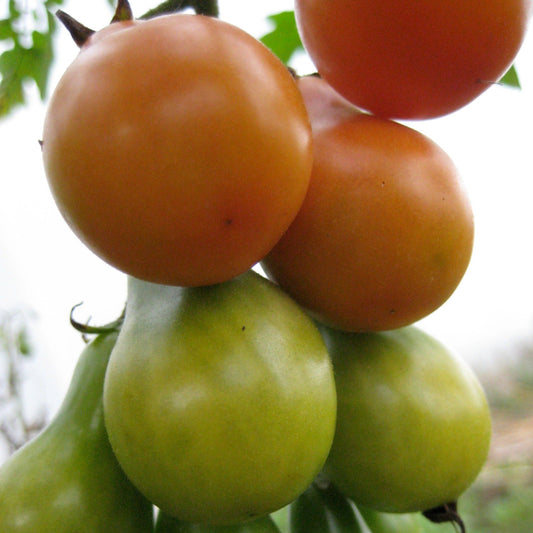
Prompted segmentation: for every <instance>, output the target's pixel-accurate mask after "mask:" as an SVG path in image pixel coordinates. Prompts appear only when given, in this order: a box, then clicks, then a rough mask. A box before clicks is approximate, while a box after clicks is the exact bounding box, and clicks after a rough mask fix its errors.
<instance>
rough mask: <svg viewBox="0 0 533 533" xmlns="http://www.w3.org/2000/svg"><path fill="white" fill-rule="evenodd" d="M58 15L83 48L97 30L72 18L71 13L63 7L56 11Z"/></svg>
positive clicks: (75, 40)
mask: <svg viewBox="0 0 533 533" xmlns="http://www.w3.org/2000/svg"><path fill="white" fill-rule="evenodd" d="M56 17H57V18H58V19H59V20H60V21H61V23H62V24H63V26H65V28H67V30H68V32H69V33H70V35H71V36H72V39H74V42H75V43H76V44H77V45H78V47H79V48H81V47H82V46H83V45H84V44H85V43H86V42H87V40H88V39H89V37H90V36H91V35H93V34H94V33H95V32H94V30H91V29H90V28H87V26H84V25H83V24H82V23H81V22H78V21H77V20H76V19H74V18H72V17H71V16H70V15H67V13H65V12H64V11H61V9H59V10H57V11H56Z"/></svg>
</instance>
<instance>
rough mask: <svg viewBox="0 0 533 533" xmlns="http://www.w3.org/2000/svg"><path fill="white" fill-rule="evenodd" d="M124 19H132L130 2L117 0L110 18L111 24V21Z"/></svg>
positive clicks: (122, 20)
mask: <svg viewBox="0 0 533 533" xmlns="http://www.w3.org/2000/svg"><path fill="white" fill-rule="evenodd" d="M126 20H133V11H132V10H131V6H130V3H129V2H128V0H118V2H117V7H116V9H115V14H114V15H113V18H112V19H111V24H113V22H124V21H126Z"/></svg>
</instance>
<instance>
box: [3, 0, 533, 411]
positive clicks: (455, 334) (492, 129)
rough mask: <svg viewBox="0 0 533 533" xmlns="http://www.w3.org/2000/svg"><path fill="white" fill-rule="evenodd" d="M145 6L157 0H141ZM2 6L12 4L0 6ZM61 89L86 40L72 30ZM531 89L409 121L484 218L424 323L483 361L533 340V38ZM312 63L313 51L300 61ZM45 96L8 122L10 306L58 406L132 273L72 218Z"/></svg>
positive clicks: (238, 4)
mask: <svg viewBox="0 0 533 533" xmlns="http://www.w3.org/2000/svg"><path fill="white" fill-rule="evenodd" d="M130 1H131V5H132V8H133V10H134V13H135V14H137V15H140V14H142V13H144V12H145V11H146V10H147V9H148V8H151V7H154V6H155V5H156V4H157V1H155V0H154V1H146V0H144V1H140V0H138V1H135V0H130ZM220 4H221V5H220V7H221V18H223V19H224V20H227V21H229V22H232V23H235V24H236V25H238V26H240V27H242V28H243V29H245V30H247V31H248V32H250V33H251V34H252V35H255V36H261V35H263V34H264V33H266V32H267V31H268V30H269V26H268V24H267V22H266V21H265V17H266V15H268V14H271V13H276V12H278V11H282V10H285V9H292V7H293V2H292V1H291V0H277V1H275V0H269V1H268V2H266V1H264V2H250V1H249V0H221V1H220ZM64 10H65V11H67V12H69V14H71V15H72V16H74V17H75V18H77V19H79V20H81V21H82V22H83V23H85V24H86V25H87V26H89V27H93V28H96V29H98V28H99V27H101V26H103V25H105V23H106V22H108V19H109V16H110V11H109V8H108V6H107V4H106V2H105V0H100V1H99V2H95V1H94V0H92V1H91V2H88V1H85V2H82V1H81V0H71V1H70V2H68V3H67V4H66V6H64ZM0 15H3V13H1V12H0ZM59 50H60V52H59V56H58V60H57V63H56V65H55V67H54V70H53V73H52V79H51V84H50V88H51V89H52V88H53V87H54V86H55V84H56V83H57V81H58V79H59V77H60V75H61V73H62V72H63V71H64V69H65V68H66V66H67V65H68V64H69V63H70V62H71V61H72V60H73V59H74V57H75V56H76V54H77V48H76V46H75V45H74V43H73V42H72V41H71V40H70V37H69V36H68V34H67V32H66V31H61V39H60V44H59ZM516 65H517V67H518V72H519V75H520V78H521V81H522V85H523V90H522V91H516V90H512V89H508V88H502V87H499V86H494V87H492V88H490V89H489V90H488V91H487V92H486V93H485V94H483V95H482V96H481V97H479V98H478V99H477V100H476V101H475V102H473V103H472V104H470V105H469V106H467V107H466V108H463V109H462V110H460V111H458V112H456V113H454V114H452V115H449V116H447V117H443V118H439V119H435V120H431V121H426V122H422V123H420V122H417V123H410V124H408V125H411V126H412V127H415V128H417V129H419V130H420V131H422V132H424V133H426V134H427V135H429V136H430V137H431V138H432V139H433V140H435V141H436V142H437V143H438V144H440V146H441V147H442V148H444V149H445V150H446V151H447V152H448V154H449V155H450V156H451V157H452V159H453V160H454V161H455V163H456V165H457V166H458V168H459V170H460V172H461V174H462V176H463V179H464V181H465V184H466V187H467V189H468V191H469V194H470V197H471V201H472V204H473V208H474V214H475V217H476V242H475V248H474V255H473V258H472V262H471V265H470V268H469V270H468V272H467V274H466V276H465V278H464V279H463V282H462V283H461V285H460V286H459V288H458V289H457V291H456V292H455V294H454V295H453V296H452V297H451V298H450V300H448V302H446V303H445V304H444V306H442V307H441V308H440V309H439V310H437V311H436V312H434V313H433V314H432V315H431V316H430V317H428V318H427V319H424V320H423V321H422V322H421V323H420V326H422V327H423V328H424V329H426V331H428V332H430V333H433V334H434V335H435V336H437V338H439V339H440V340H441V341H443V342H444V343H446V344H448V345H449V346H451V347H452V348H453V349H455V350H456V351H458V352H459V353H461V354H462V355H463V356H464V357H465V358H466V359H467V360H468V361H470V362H471V363H472V364H473V365H474V366H475V367H476V366H478V365H479V366H482V365H483V364H485V363H486V362H487V361H492V360H493V355H494V354H495V353H502V350H503V351H505V349H509V350H511V351H512V348H513V347H514V346H515V344H516V343H517V342H520V341H522V340H523V339H529V338H531V339H533V309H532V304H531V299H532V296H533V275H532V273H533V246H532V240H533V239H532V234H533V206H532V198H531V196H532V192H533V160H532V139H533V135H532V120H533V36H532V35H531V32H530V35H529V36H528V38H527V39H526V42H525V44H524V46H523V48H522V50H521V52H520V54H519V56H518V58H517V60H516ZM311 70H312V69H311V68H310V66H309V63H308V62H306V61H302V63H301V65H300V67H299V71H300V73H302V74H304V73H306V72H310V71H311ZM44 112H45V106H44V105H43V104H41V103H40V102H39V101H38V99H37V98H33V102H32V104H31V106H29V107H27V108H24V109H21V110H19V111H17V112H16V113H15V114H14V115H13V116H12V117H10V118H9V120H5V121H3V122H0V156H1V172H2V174H1V176H0V310H6V309H11V310H13V309H22V310H25V311H31V312H34V313H35V314H36V318H35V319H33V320H32V321H31V322H30V326H31V327H32V329H33V332H34V334H35V343H36V350H37V361H36V364H37V367H38V372H37V373H36V374H35V376H34V377H32V387H33V391H34V392H35V391H36V393H37V395H38V396H39V398H40V401H42V402H44V403H45V405H46V406H47V409H48V410H49V411H50V412H53V411H55V409H56V408H57V407H58V405H59V402H60V401H61V399H62V397H63V394H64V392H65V390H66V387H67V386H68V383H69V381H70V376H71V373H72V370H73V367H74V365H75V363H76V361H77V358H78V355H79V352H80V350H81V349H82V347H83V342H82V340H81V338H80V335H79V334H78V333H77V332H75V331H74V330H73V329H72V328H71V327H70V325H69V322H68V318H69V312H70V309H71V307H72V306H73V305H75V304H77V303H79V302H82V301H83V302H84V305H83V306H82V307H81V308H80V309H78V311H77V314H76V316H77V318H78V319H79V320H82V321H83V320H86V319H87V318H88V317H89V316H92V317H93V323H95V324H102V323H105V322H106V321H110V320H113V319H114V318H116V316H117V315H118V314H119V313H120V312H121V310H122V307H123V305H124V301H125V296H126V295H125V276H124V275H123V274H121V273H119V272H117V271H116V270H114V269H113V268H112V267H110V266H108V265H107V264H105V263H103V262H102V261H101V260H100V259H98V258H97V257H96V256H94V255H93V254H92V252H90V251H88V250H87V249H86V248H85V247H84V245H82V244H81V243H80V241H78V239H77V238H76V237H75V236H74V235H73V233H72V232H71V231H70V229H69V228H68V227H67V225H66V223H65V222H64V221H63V219H62V218H61V216H60V215H59V212H58V211H57V208H56V207H55V204H54V201H53V199H52V197H51V195H50V192H49V189H48V185H47V183H46V179H45V176H44V172H43V170H42V162H41V156H40V148H39V145H38V142H37V141H38V140H39V138H40V135H41V127H42V122H43V117H44Z"/></svg>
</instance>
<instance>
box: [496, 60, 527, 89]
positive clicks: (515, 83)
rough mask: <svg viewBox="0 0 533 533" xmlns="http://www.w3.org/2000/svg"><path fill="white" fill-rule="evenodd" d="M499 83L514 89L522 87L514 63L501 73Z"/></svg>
mask: <svg viewBox="0 0 533 533" xmlns="http://www.w3.org/2000/svg"><path fill="white" fill-rule="evenodd" d="M500 83H501V84H502V85H506V86H508V87H513V88H515V89H521V88H522V87H521V85H520V79H519V78H518V72H517V71H516V67H515V66H514V65H511V68H510V69H509V70H508V71H507V72H506V73H505V74H504V75H503V77H502V78H501V79H500Z"/></svg>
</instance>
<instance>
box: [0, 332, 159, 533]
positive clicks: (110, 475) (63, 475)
mask: <svg viewBox="0 0 533 533" xmlns="http://www.w3.org/2000/svg"><path fill="white" fill-rule="evenodd" d="M116 338H117V335H116V333H108V334H102V335H99V336H98V337H96V338H95V339H94V340H92V341H91V342H90V343H89V344H88V345H87V346H86V347H85V348H84V350H83V352H82V353H81V355H80V357H79V360H78V363H77V364H76V368H75V370H74V374H73V376H72V380H71V383H70V386H69V389H68V391H67V394H66V395H65V398H64V400H63V403H62V404H61V407H60V409H59V410H58V412H57V413H56V415H55V416H54V418H53V419H52V420H51V421H50V423H49V424H48V425H47V426H46V427H45V428H44V430H43V431H42V432H41V433H39V434H38V435H37V436H36V437H35V438H34V439H32V440H30V441H29V442H27V443H26V444H25V445H24V446H23V447H22V448H20V449H19V450H17V452H16V453H14V454H13V455H11V456H10V457H9V458H8V459H7V460H6V461H5V463H3V464H2V465H1V467H0V531H2V533H41V532H42V533H74V532H77V533H82V532H87V533H89V532H95V533H97V532H112V531H113V532H117V533H118V532H120V533H151V532H152V531H153V509H152V504H151V503H150V502H149V501H148V500H146V499H145V498H144V497H143V496H142V494H140V493H139V491H138V490H136V488H135V487H134V486H133V485H132V484H131V483H130V481H129V480H128V479H127V477H126V476H125V474H124V472H123V471H122V469H121V468H120V466H119V464H118V462H117V460H116V458H115V456H114V454H113V451H112V449H111V446H110V445H109V440H108V438H107V434H106V430H105V425H104V416H103V405H102V404H103V400H102V391H103V385H104V376H105V372H106V368H107V363H108V361H109V356H110V354H111V350H112V349H113V346H114V344H115V341H116Z"/></svg>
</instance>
